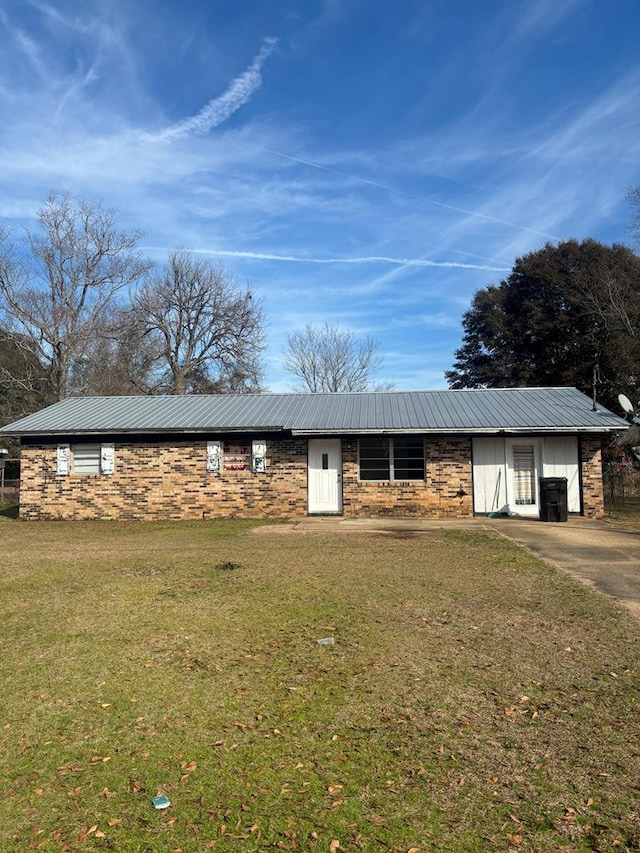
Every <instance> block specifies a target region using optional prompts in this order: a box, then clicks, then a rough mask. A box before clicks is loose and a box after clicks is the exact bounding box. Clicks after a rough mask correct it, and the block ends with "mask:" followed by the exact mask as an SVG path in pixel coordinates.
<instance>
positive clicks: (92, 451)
mask: <svg viewBox="0 0 640 853" xmlns="http://www.w3.org/2000/svg"><path fill="white" fill-rule="evenodd" d="M71 451H72V459H73V473H74V474H99V473H100V445H99V444H74V445H73V447H72V448H71Z"/></svg>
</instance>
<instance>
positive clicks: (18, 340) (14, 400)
mask: <svg viewBox="0 0 640 853" xmlns="http://www.w3.org/2000/svg"><path fill="white" fill-rule="evenodd" d="M50 402H52V400H51V398H50V395H49V393H48V384H47V375H46V371H45V369H44V367H43V366H42V364H40V362H39V361H38V358H37V356H36V355H35V353H34V352H33V347H32V345H31V342H30V341H28V340H25V339H24V338H22V337H20V336H19V335H15V334H12V333H11V332H8V331H7V330H6V329H4V328H1V327H0V424H5V423H9V422H10V421H13V420H16V419H17V418H20V417H22V416H23V415H28V414H30V413H31V412H34V411H36V409H39V408H42V407H43V406H46V405H47V404H48V403H50Z"/></svg>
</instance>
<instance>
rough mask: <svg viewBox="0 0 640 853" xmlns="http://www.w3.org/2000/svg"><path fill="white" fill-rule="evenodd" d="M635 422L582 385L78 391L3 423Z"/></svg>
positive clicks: (333, 429)
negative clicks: (156, 393) (134, 393)
mask: <svg viewBox="0 0 640 853" xmlns="http://www.w3.org/2000/svg"><path fill="white" fill-rule="evenodd" d="M627 427H628V423H627V422H626V421H624V420H623V419H622V418H619V417H618V416H617V415H614V414H613V413H612V412H609V411H608V410H606V409H603V408H601V407H598V410H597V411H595V412H594V411H593V406H592V402H591V400H590V399H589V398H588V397H586V396H585V395H584V394H582V393H581V392H580V391H577V390H576V389H575V388H489V389H462V390H456V391H395V392H371V393H360V394H238V395H192V396H172V397H169V396H164V397H68V398H67V399H66V400H62V401H61V402H59V403H55V404H54V405H53V406H49V407H48V408H46V409H43V410H41V411H40V412H36V413H35V414H33V415H29V416H27V417H25V418H22V419H21V420H19V421H15V422H14V423H12V424H8V425H7V426H5V427H3V428H2V429H0V433H4V434H5V435H20V436H24V437H28V436H37V435H42V436H45V435H53V436H55V435H100V434H111V435H117V434H123V433H124V434H126V433H190V432H191V433H193V432H207V433H211V432H225V431H229V432H231V431H241V432H253V433H256V432H273V431H290V432H291V433H293V434H303V435H321V434H349V433H361V432H377V433H384V432H391V433H393V432H420V433H428V432H437V433H463V434H475V433H479V434H482V433H496V432H515V433H518V432H538V431H540V432H558V431H559V432H594V433H601V432H611V431H615V430H621V429H626V428H627Z"/></svg>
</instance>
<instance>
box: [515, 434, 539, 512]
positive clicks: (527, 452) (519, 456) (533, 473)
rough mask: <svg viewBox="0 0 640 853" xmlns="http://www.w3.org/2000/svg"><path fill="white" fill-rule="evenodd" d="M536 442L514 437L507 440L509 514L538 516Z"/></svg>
mask: <svg viewBox="0 0 640 853" xmlns="http://www.w3.org/2000/svg"><path fill="white" fill-rule="evenodd" d="M538 456H539V452H538V443H537V442H534V441H531V440H530V439H529V440H527V439H526V438H525V439H523V440H519V439H517V440H516V439H514V440H512V441H509V442H508V453H507V458H508V467H509V474H508V478H509V480H508V485H509V493H508V495H507V500H508V504H509V512H510V514H511V515H524V516H538V515H539V514H540V507H539V505H538V477H539V462H538Z"/></svg>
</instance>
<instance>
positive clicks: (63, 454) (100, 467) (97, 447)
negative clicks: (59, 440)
mask: <svg viewBox="0 0 640 853" xmlns="http://www.w3.org/2000/svg"><path fill="white" fill-rule="evenodd" d="M114 465H115V452H114V446H113V444H73V445H69V444H59V445H58V451H57V470H58V474H59V475H61V476H63V477H66V476H67V475H68V474H70V473H73V474H113V472H114Z"/></svg>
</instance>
